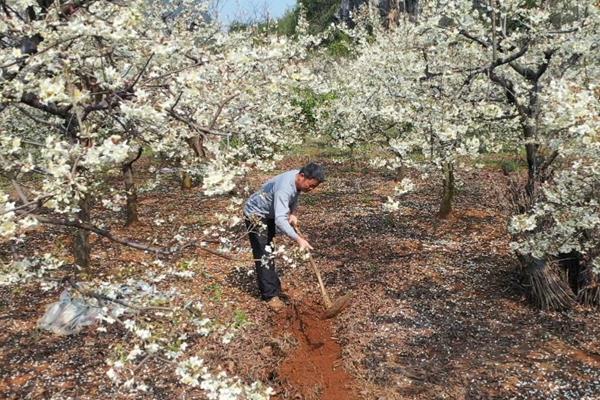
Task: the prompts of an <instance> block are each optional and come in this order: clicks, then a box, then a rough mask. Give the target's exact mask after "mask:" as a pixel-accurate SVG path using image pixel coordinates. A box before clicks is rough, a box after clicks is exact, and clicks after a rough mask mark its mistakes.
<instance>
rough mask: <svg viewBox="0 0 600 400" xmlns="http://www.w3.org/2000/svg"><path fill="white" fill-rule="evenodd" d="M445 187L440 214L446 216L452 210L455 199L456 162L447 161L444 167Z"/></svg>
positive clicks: (441, 216) (442, 216)
mask: <svg viewBox="0 0 600 400" xmlns="http://www.w3.org/2000/svg"><path fill="white" fill-rule="evenodd" d="M443 174H444V178H443V181H442V183H443V189H444V192H443V193H442V201H441V203H440V211H439V212H438V216H439V217H440V218H446V217H447V216H448V215H449V214H450V211H452V200H453V199H454V164H452V163H451V162H449V163H446V164H445V165H444V167H443Z"/></svg>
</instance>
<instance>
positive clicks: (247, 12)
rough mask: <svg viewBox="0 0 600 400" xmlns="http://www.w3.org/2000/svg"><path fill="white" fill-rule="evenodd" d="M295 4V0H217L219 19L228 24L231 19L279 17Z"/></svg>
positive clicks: (248, 19)
mask: <svg viewBox="0 0 600 400" xmlns="http://www.w3.org/2000/svg"><path fill="white" fill-rule="evenodd" d="M294 5H296V0H218V8H217V10H218V12H219V14H218V17H219V20H220V21H221V22H222V23H223V24H225V25H229V24H230V23H231V22H232V21H256V20H264V19H265V17H266V16H267V15H268V16H269V17H270V18H279V17H281V16H282V15H283V14H284V13H285V11H286V10H288V9H291V8H293V7H294Z"/></svg>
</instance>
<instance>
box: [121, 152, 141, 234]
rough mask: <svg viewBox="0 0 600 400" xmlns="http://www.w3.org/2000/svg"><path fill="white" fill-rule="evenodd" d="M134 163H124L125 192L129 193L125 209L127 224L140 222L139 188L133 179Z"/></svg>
mask: <svg viewBox="0 0 600 400" xmlns="http://www.w3.org/2000/svg"><path fill="white" fill-rule="evenodd" d="M132 164H133V163H127V164H125V165H123V179H124V180H125V192H126V193H127V206H126V209H125V219H126V220H125V226H130V225H133V224H135V223H137V222H139V218H138V207H137V190H136V188H135V183H134V181H133V166H132Z"/></svg>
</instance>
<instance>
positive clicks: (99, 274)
mask: <svg viewBox="0 0 600 400" xmlns="http://www.w3.org/2000/svg"><path fill="white" fill-rule="evenodd" d="M315 151H316V150H313V152H312V153H311V154H310V156H311V158H312V156H316V158H317V159H319V160H321V161H323V163H324V164H325V166H326V168H327V171H328V180H327V182H326V183H325V184H323V185H322V186H321V187H320V188H319V189H318V190H316V191H315V192H313V193H310V194H306V195H303V197H302V198H301V200H300V207H301V208H300V219H301V222H302V224H303V230H304V231H305V233H306V234H307V236H308V237H309V238H310V241H311V243H312V244H313V246H314V247H315V251H314V254H313V255H314V257H315V260H316V262H317V263H318V264H319V266H320V268H321V269H322V271H323V274H324V280H325V285H326V286H327V288H328V289H329V291H330V292H331V294H332V296H333V297H337V296H339V295H341V294H344V293H347V292H349V291H351V292H352V293H353V302H352V305H351V306H350V307H349V308H348V309H347V310H345V311H344V312H343V313H342V314H341V315H339V316H338V317H337V318H335V319H333V320H328V321H321V320H320V319H319V312H320V310H321V306H320V296H319V292H318V289H317V286H316V279H315V277H314V274H313V273H312V271H311V269H310V267H309V266H308V265H300V266H298V267H296V268H294V269H284V270H283V271H281V272H282V275H283V277H282V279H283V280H284V281H285V282H286V283H287V284H288V285H289V286H291V288H292V292H293V293H294V296H292V301H291V302H290V303H289V305H288V308H287V309H286V310H285V312H284V313H282V314H281V315H279V316H278V315H276V314H274V313H273V312H272V311H270V310H269V309H268V308H267V307H266V306H265V304H264V303H262V302H261V301H260V300H259V299H258V292H257V289H256V284H255V276H254V275H253V274H252V269H253V267H252V262H251V261H250V258H251V257H250V253H249V250H248V251H246V252H245V253H239V254H234V255H233V257H234V258H235V259H234V260H230V259H225V258H222V257H219V256H217V255H214V254H211V253H208V252H206V251H204V250H201V249H199V248H198V247H190V248H188V249H186V250H184V251H183V252H181V253H180V254H178V255H176V256H172V257H167V258H162V263H159V264H156V263H154V261H155V257H154V256H153V255H152V254H147V253H144V252H141V251H138V250H135V249H131V248H128V247H123V246H121V245H118V244H115V243H112V242H109V241H108V240H106V239H103V238H99V237H97V236H92V237H93V239H92V240H93V253H92V254H93V266H92V267H91V269H90V270H89V271H85V272H75V271H73V270H71V269H65V270H64V271H62V270H61V271H58V275H57V276H58V278H60V277H61V276H62V277H64V276H74V277H75V278H74V279H76V280H78V281H92V280H109V281H112V282H125V281H126V280H127V279H128V278H133V279H142V280H147V281H149V282H152V279H154V280H155V285H156V287H157V288H158V289H161V290H168V289H171V288H175V289H176V290H177V296H176V297H175V298H174V300H173V302H172V303H169V304H166V305H165V306H168V307H183V306H184V305H185V304H187V303H189V302H196V301H198V302H201V303H202V304H203V305H204V309H203V312H204V313H205V314H206V315H207V316H209V317H210V318H211V319H212V320H213V321H216V323H215V326H221V327H227V328H232V329H233V328H235V329H234V331H233V332H234V335H233V338H232V339H231V341H230V342H229V343H224V342H223V340H222V337H221V336H220V335H218V334H217V333H216V332H215V333H214V334H210V335H208V336H206V337H205V336H201V335H198V334H197V333H195V332H196V331H195V327H193V326H191V325H188V323H187V322H186V320H181V321H177V320H174V319H172V318H164V317H163V318H161V317H160V316H152V317H151V316H148V317H142V318H147V320H148V321H150V322H151V323H152V325H153V327H155V330H156V331H161V332H169V331H175V330H177V331H178V332H184V333H186V336H185V340H186V342H187V344H188V347H187V349H185V351H184V355H183V356H182V358H187V357H189V356H191V355H198V356H200V357H201V358H204V359H205V360H207V361H209V362H208V365H211V366H216V365H220V366H221V368H222V369H223V370H224V371H226V372H227V373H228V374H229V375H237V376H239V377H240V378H241V379H242V380H243V381H245V382H253V381H255V380H260V381H262V382H264V383H266V384H268V385H269V386H271V387H272V388H273V389H274V390H275V391H276V394H275V396H274V398H276V399H281V400H283V399H307V400H308V399H322V400H333V399H352V398H354V399H386V400H387V399H598V398H600V354H599V353H598V352H597V351H598V349H599V348H600V317H599V316H598V314H597V313H596V312H595V311H594V310H590V309H584V308H577V309H576V310H574V311H572V312H568V313H556V312H540V311H538V310H536V309H534V308H532V307H531V306H529V305H528V304H527V302H526V299H525V297H524V291H523V288H522V287H521V286H520V283H519V276H518V271H517V270H516V268H517V267H516V265H517V263H516V260H515V259H514V258H513V256H512V255H511V252H510V250H509V236H508V235H507V233H506V228H505V227H506V218H507V217H506V215H505V212H504V211H503V207H502V204H501V203H502V196H501V191H502V187H504V179H505V177H504V175H503V174H502V172H501V171H500V169H499V168H498V165H497V163H486V164H485V167H484V168H483V169H479V170H472V171H470V172H464V171H462V172H459V178H460V181H461V182H462V186H461V188H460V189H459V190H458V194H457V196H456V201H455V204H454V211H453V213H452V214H451V216H450V217H449V218H448V219H446V220H439V219H438V218H437V217H436V216H435V214H436V211H437V207H438V200H439V199H438V197H439V194H438V192H439V189H440V187H439V183H438V182H437V180H436V179H432V178H428V179H419V178H418V177H417V176H415V177H414V178H415V182H416V183H417V188H416V191H415V192H413V193H410V194H408V195H405V196H404V197H403V198H402V200H401V203H400V204H401V207H400V209H399V210H398V211H397V212H396V213H395V214H387V213H384V212H383V211H382V203H384V202H385V200H386V198H387V196H389V195H391V194H392V193H393V190H394V186H395V183H396V182H395V180H394V179H395V178H396V177H395V176H394V175H393V174H391V173H390V172H389V171H385V170H378V169H373V168H371V167H369V166H368V163H367V158H366V157H355V158H353V159H352V160H349V159H348V158H346V159H342V160H340V159H335V158H332V157H328V154H329V153H319V152H317V153H315ZM308 158H309V156H308V155H304V156H296V157H288V158H286V159H284V160H283V161H282V162H280V163H279V164H278V165H277V170H276V171H274V172H272V174H274V173H277V172H280V171H284V170H287V169H290V168H294V167H298V166H300V165H302V164H304V163H305V162H306V161H307V159H308ZM338 158H339V157H338ZM134 167H135V168H136V172H137V173H138V179H139V182H138V184H140V185H143V184H145V183H146V181H147V180H149V179H150V177H151V176H153V175H152V174H150V173H149V172H148V170H149V167H150V165H149V164H148V161H147V160H142V161H141V162H140V163H139V165H135V166H134ZM270 175H271V173H270V174H269V175H267V174H262V173H261V174H254V175H251V176H250V177H249V178H248V179H249V182H248V183H249V185H250V186H251V187H252V188H256V187H258V186H259V185H260V183H261V182H262V181H264V180H265V179H266V178H267V177H268V176H270ZM139 197H140V216H141V219H142V220H141V223H139V224H137V225H135V226H132V227H128V228H124V227H121V226H122V222H121V221H122V218H121V216H120V215H119V214H118V213H114V212H112V211H109V210H105V209H102V208H97V209H95V210H94V212H95V213H102V214H106V215H110V217H111V219H112V221H113V222H114V223H113V225H112V226H113V227H115V228H113V229H112V232H113V233H114V234H117V235H119V236H122V237H128V238H131V239H137V240H140V241H142V240H143V241H146V242H154V243H158V244H161V243H162V244H164V243H168V242H169V241H170V240H171V239H172V238H173V236H174V235H175V234H176V233H177V232H178V229H179V228H180V227H181V226H186V228H187V230H186V232H187V234H188V235H190V238H194V235H196V237H197V238H198V240H205V238H204V237H203V234H202V231H203V230H204V229H205V228H206V227H207V226H208V225H210V224H211V223H213V222H215V217H214V214H215V213H216V212H218V211H219V210H221V209H223V208H225V207H226V206H227V204H228V199H227V198H226V197H220V198H204V197H201V196H199V190H198V189H197V188H195V189H192V190H190V191H181V190H179V189H178V182H177V180H176V178H175V177H169V175H163V180H162V182H161V183H160V184H159V185H158V186H157V187H156V188H154V189H152V190H150V191H147V192H143V193H141V194H140V195H139ZM240 240H241V241H242V242H243V243H244V245H245V240H246V238H245V237H244V236H243V235H242V236H240ZM69 243H70V236H69V235H68V234H67V232H66V231H65V230H64V229H62V228H55V227H51V228H46V227H45V228H40V229H39V232H38V233H37V234H35V235H32V236H31V237H29V238H28V239H26V241H25V243H23V244H21V245H19V248H18V251H20V252H23V253H27V254H33V253H34V252H38V253H40V254H41V253H44V252H51V253H52V254H55V255H58V256H61V257H64V258H65V259H66V260H68V257H69ZM277 243H279V244H285V245H286V246H290V245H291V242H289V241H288V240H286V239H285V238H282V237H278V238H277ZM209 245H210V246H213V248H216V247H215V246H216V244H214V243H209ZM0 250H1V251H2V257H6V256H8V254H9V252H10V249H9V248H2V249H0ZM280 264H281V263H280ZM170 267H172V268H173V269H174V271H176V272H177V271H192V272H193V273H194V276H193V277H192V278H186V277H184V276H182V275H177V274H176V273H175V274H174V273H165V271H166V270H167V269H168V268H170ZM161 275H164V276H161ZM157 277H160V279H158V278H157ZM65 285H66V283H65V282H64V281H63V282H60V283H59V285H58V287H57V288H55V289H52V290H50V291H47V292H43V291H41V290H40V288H39V285H38V284H37V283H33V282H32V283H26V284H18V285H14V286H3V287H1V288H0V320H1V321H2V329H1V330H0V394H1V397H3V398H9V399H26V398H44V399H49V398H55V399H63V398H78V399H98V398H109V397H110V398H114V399H121V398H123V399H124V398H148V399H183V398H203V391H202V390H201V389H200V388H191V387H189V386H186V385H184V384H182V383H180V382H179V381H178V377H177V375H176V374H175V373H174V371H175V366H174V365H173V363H172V361H171V360H167V359H164V358H162V357H152V356H150V357H146V358H143V359H141V360H138V361H137V364H138V365H137V367H136V372H135V373H136V376H138V378H137V379H138V380H139V381H141V382H144V384H145V385H146V386H147V390H146V391H145V392H136V393H130V392H129V391H128V390H126V389H125V388H123V387H119V386H115V385H114V384H113V383H112V382H111V381H110V380H109V378H108V377H107V374H106V372H107V370H108V369H109V366H108V365H107V364H106V359H108V358H111V357H114V355H115V354H116V353H119V352H123V351H125V352H127V351H129V350H130V349H129V348H125V347H127V343H128V339H133V338H131V334H130V333H128V332H127V330H126V329H125V328H124V327H123V326H122V325H120V324H118V323H116V324H112V325H109V326H107V331H106V332H102V331H99V330H97V326H95V325H93V326H90V327H86V328H84V329H83V330H82V331H81V332H80V333H78V334H75V335H71V336H54V335H52V334H50V333H48V332H45V331H41V330H38V329H36V321H37V320H38V319H39V318H40V317H41V316H42V315H43V313H44V310H45V306H46V305H47V304H49V303H52V302H55V301H57V299H58V296H59V295H60V293H61V292H62V290H63V289H64V288H65V287H66V286H65ZM124 348H125V349H124Z"/></svg>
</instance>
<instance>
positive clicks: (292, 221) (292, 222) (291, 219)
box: [288, 214, 298, 226]
mask: <svg viewBox="0 0 600 400" xmlns="http://www.w3.org/2000/svg"><path fill="white" fill-rule="evenodd" d="M288 222H289V223H290V225H292V226H296V225H298V217H296V216H295V215H294V214H290V216H289V217H288Z"/></svg>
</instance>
